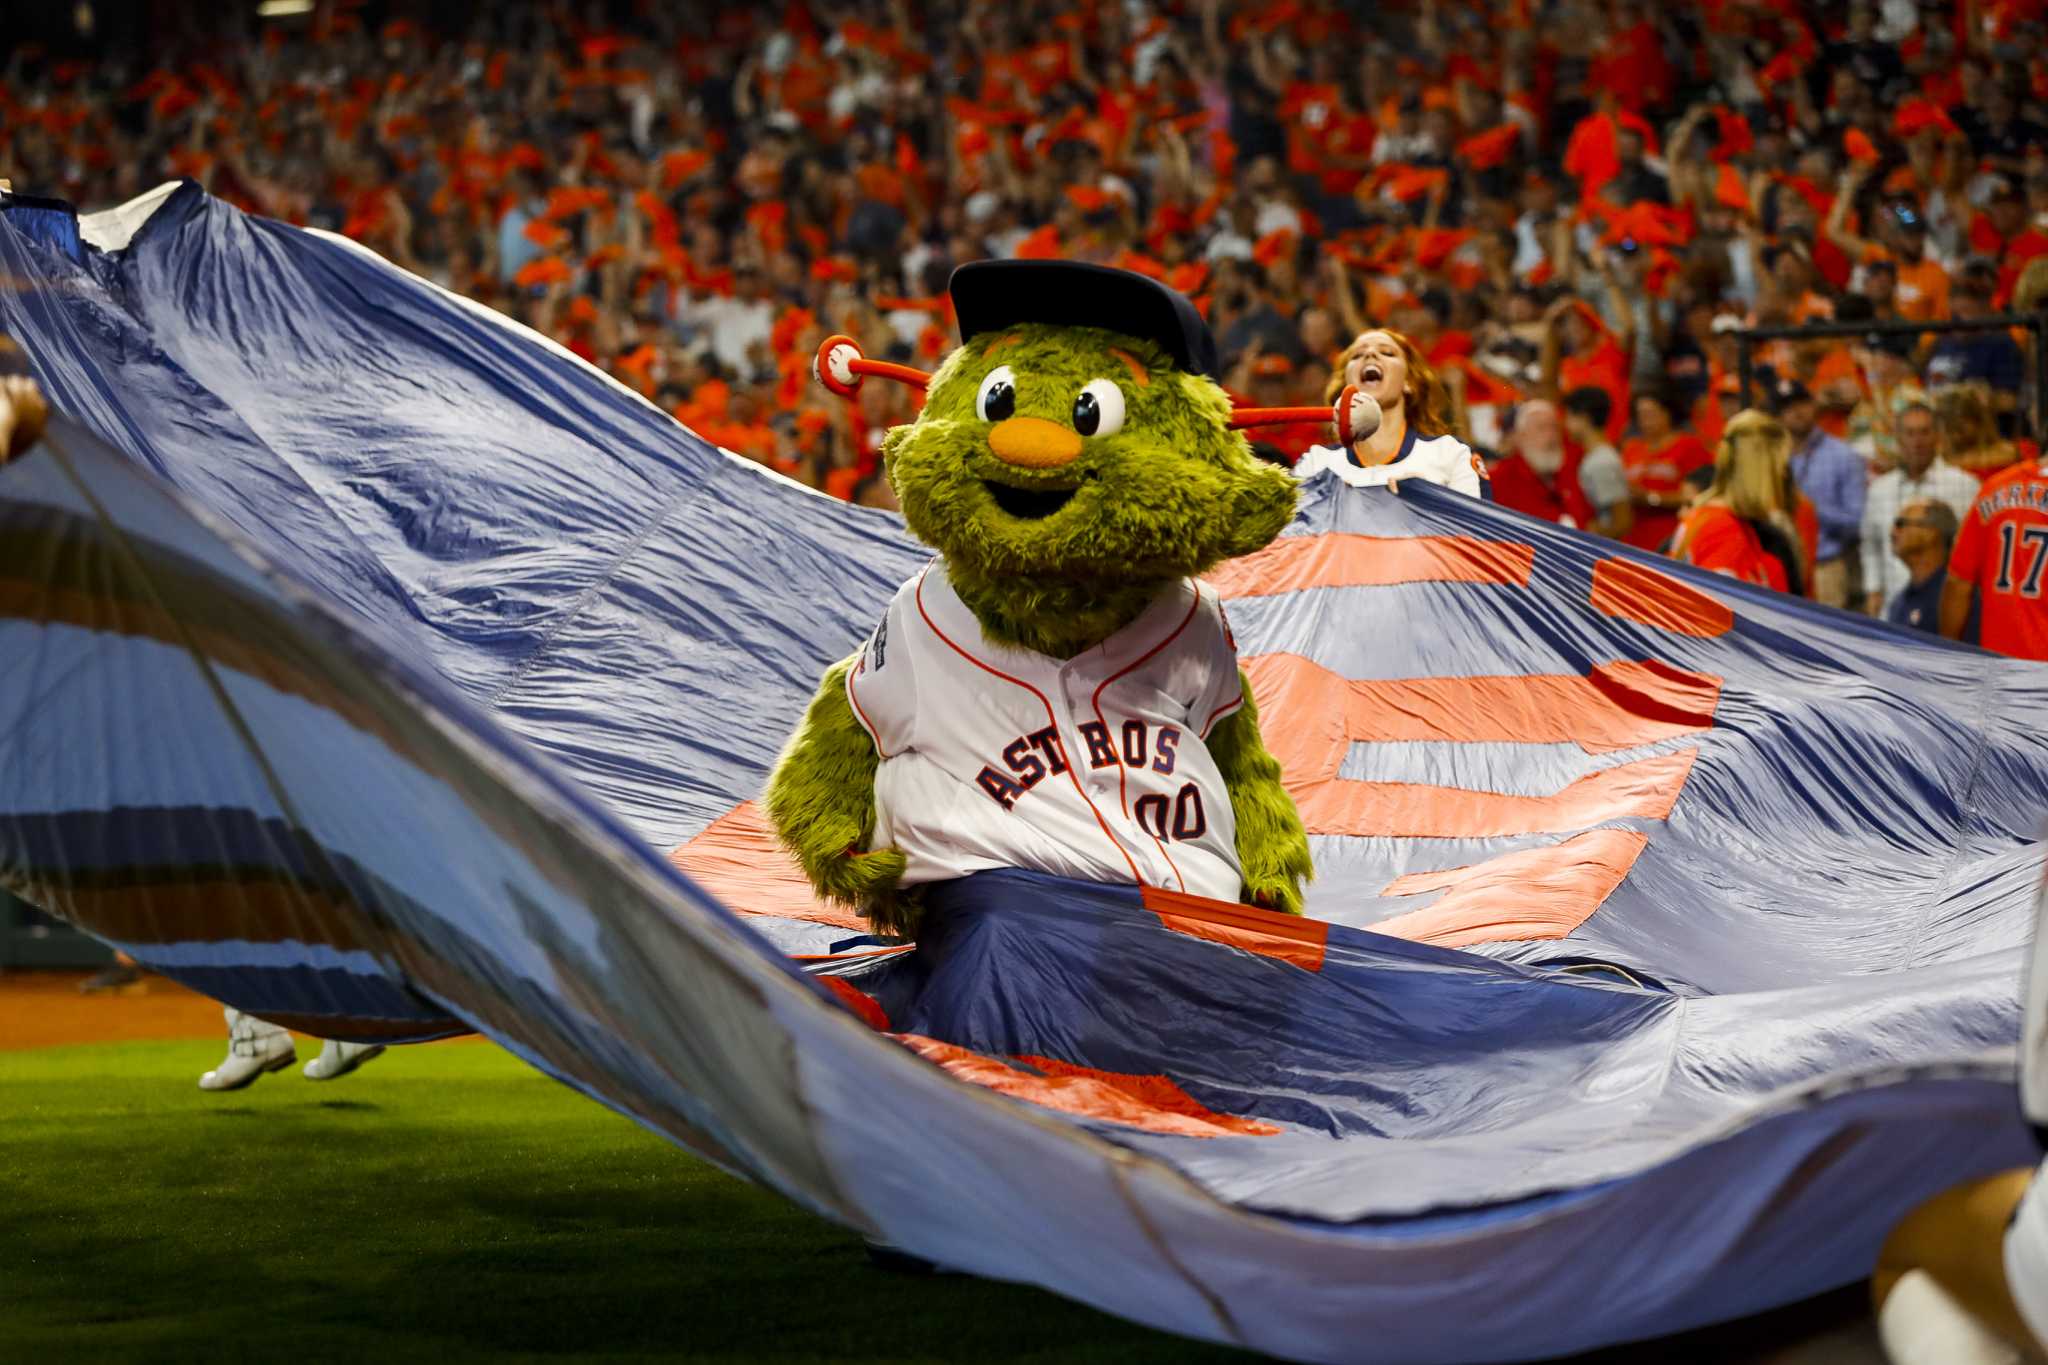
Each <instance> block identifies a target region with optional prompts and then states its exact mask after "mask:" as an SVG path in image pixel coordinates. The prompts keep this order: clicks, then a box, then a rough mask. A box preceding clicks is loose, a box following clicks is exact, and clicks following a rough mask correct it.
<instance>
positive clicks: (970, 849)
mask: <svg viewBox="0 0 2048 1365" xmlns="http://www.w3.org/2000/svg"><path fill="white" fill-rule="evenodd" d="M846 695H847V698H848V700H850V701H851V702H852V703H853V712H854V715H855V716H857V717H858V718H859V719H860V723H861V725H862V726H863V727H865V728H866V730H867V732H868V736H869V738H871V739H872V740H874V743H875V749H876V752H878V753H879V754H880V755H881V758H882V762H881V767H880V769H879V770H878V771H877V772H876V774H875V833H874V841H873V846H874V847H876V848H882V847H887V846H892V845H893V846H894V847H896V848H898V849H900V850H902V851H903V853H904V855H905V856H906V858H907V859H908V862H909V866H908V868H907V870H906V871H905V872H904V876H903V880H904V882H905V884H913V885H914V884H916V883H920V882H935V881H944V880H946V879H949V878H953V877H963V876H966V875H967V874H968V873H970V872H978V871H982V870H984V869H987V868H998V867H1022V868H1031V869H1034V870H1036V871H1040V872H1051V873H1056V874H1058V875H1059V876H1062V877H1075V878H1081V879H1085V880H1088V881H1097V882H1120V883H1124V884H1131V883H1136V884H1138V885H1142V886H1158V887H1164V888H1167V889H1169V890H1174V891H1190V892H1193V893H1195V894H1196V895H1201V896H1211V897H1215V898H1217V899H1219V900H1232V901H1234V900H1236V899H1238V896H1239V894H1240V892H1241V891H1242V890H1243V881H1244V878H1243V873H1242V871H1241V870H1240V868H1239V866H1238V861H1237V821H1236V818H1235V816H1234V815H1233V813H1232V811H1231V808H1230V795H1229V793H1228V792H1227V791H1226V790H1225V789H1224V786H1223V778H1222V775H1221V773H1219V772H1218V771H1217V767H1216V761H1215V759H1213V758H1212V757H1210V754H1209V748H1208V745H1207V744H1206V743H1205V742H1204V741H1205V740H1206V739H1207V738H1208V736H1209V732H1210V728H1211V727H1212V726H1214V725H1215V724H1216V722H1217V721H1219V720H1221V719H1222V718H1223V717H1225V716H1227V715H1229V714H1230V713H1231V712H1232V711H1235V710H1237V709H1238V708H1239V707H1240V706H1242V705H1244V693H1243V690H1242V686H1241V683H1240V680H1239V676H1238V671H1237V645H1236V643H1235V641H1233V640H1232V639H1231V637H1230V628H1229V626H1228V624H1227V623H1226V622H1225V620H1224V617H1223V608H1222V605H1221V604H1220V603H1219V602H1218V601H1217V599H1216V593H1215V591H1214V590H1213V589H1211V588H1210V587H1208V586H1207V585H1206V584H1202V583H1197V582H1193V581H1190V580H1183V581H1181V582H1179V583H1177V584H1175V585H1174V586H1173V587H1171V588H1169V589H1168V590H1166V591H1165V592H1163V593H1161V594H1160V595H1159V597H1158V599H1157V600H1156V601H1154V602H1153V603H1152V605H1150V606H1149V607H1147V608H1146V609H1145V610H1144V612H1143V613H1142V614H1141V615H1140V616H1139V617H1138V619H1137V620H1135V621H1133V622H1132V623H1131V624H1130V625H1128V626H1125V627H1124V628H1123V629H1122V630H1120V631H1118V632H1117V633H1116V634H1115V635H1112V636H1111V637H1110V638H1109V639H1107V640H1105V641H1103V642H1102V643H1101V644H1099V645H1097V646H1095V647H1094V648H1093V649H1089V650H1086V651H1084V652H1083V653H1081V654H1079V655H1076V656H1075V657H1074V658H1072V659H1055V658H1051V657H1049V656H1047V655H1044V654H1039V653H1037V652H1035V651H1033V650H1027V649H1018V648H1014V647H1010V646H1005V645H999V644H995V643H992V642H991V641H990V640H988V639H987V637H985V636H984V635H983V634H982V631H981V625H980V623H979V622H978V621H976V620H975V618H974V613H973V612H971V611H969V610H968V608H967V605H966V603H964V602H962V601H961V600H960V597H959V595H958V594H957V593H955V592H954V590H953V586H952V584H951V583H950V582H949V581H948V580H947V577H946V569H945V564H944V562H943V561H941V560H934V561H933V562H932V563H931V564H930V565H928V566H927V567H926V568H925V570H924V572H923V573H921V574H919V575H918V576H917V577H916V578H913V579H912V580H911V581H910V582H908V583H906V584H904V585H903V587H902V588H901V589H899V590H898V591H897V593H896V597H895V600H893V601H892V602H890V604H889V610H888V613H887V614H886V615H885V616H884V617H883V618H882V623H881V625H879V626H877V627H876V628H875V633H874V634H873V635H871V636H870V637H868V642H867V645H866V647H865V648H863V649H862V650H861V653H860V659H859V661H858V662H857V663H856V664H855V665H854V667H853V669H852V671H851V672H850V673H849V674H848V675H847V679H846Z"/></svg>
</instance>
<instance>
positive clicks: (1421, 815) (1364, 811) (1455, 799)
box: [1288, 749, 1699, 839]
mask: <svg viewBox="0 0 2048 1365" xmlns="http://www.w3.org/2000/svg"><path fill="white" fill-rule="evenodd" d="M1698 754H1699V750H1698V749H1680V750H1678V751H1677V752H1675V753H1669V754H1658V755H1656V756H1654V757H1652V758H1642V759H1637V760H1636V761H1635V762H1633V763H1622V764H1618V765H1617V766H1615V767H1612V768H1603V769H1601V770H1600V771H1599V772H1596V773H1589V774H1588V775H1586V776H1585V777H1582V778H1580V779H1579V780H1578V781H1576V782H1574V783H1572V784H1571V785H1570V786H1569V787H1566V788H1565V789H1564V790H1563V791H1561V792H1558V793H1557V794H1556V795H1554V796H1502V795H1500V794H1499V793H1496V792H1481V791H1468V790H1466V789H1464V788H1462V787H1433V786H1427V785H1424V784H1421V783H1414V782H1352V781H1346V780H1341V779H1339V780H1332V781H1328V782H1322V783H1317V784H1314V785H1310V786H1306V787H1297V786H1296V785H1295V783H1294V781H1293V774H1292V773H1290V774H1288V779H1289V780H1288V788H1289V790H1290V791H1292V792H1293V795H1294V803H1295V805H1296V806H1297V807H1299V808H1300V810H1301V819H1302V823H1303V824H1305V825H1306V826H1308V832H1309V833H1310V834H1348V835H1354V836H1359V837H1368V838H1370V837H1382V838H1396V839H1494V838H1501V837H1504V836H1507V835H1511V834H1568V833H1570V832H1572V831H1574V830H1581V829H1585V828H1586V827H1587V826H1589V825H1597V824H1601V823H1603V822H1605V821H1608V820H1621V819H1626V818H1629V817H1636V818H1639V819H1644V820H1662V819H1664V818H1666V817H1667V816H1669V815H1670V814H1671V807H1672V806H1673V805H1674V804H1676V802H1677V800H1678V794H1679V792H1681V791H1683V790H1684V789H1685V779H1686V777H1687V776H1688V775H1689V774H1690V773H1691V772H1692V764H1693V759H1694V758H1696V757H1697V756H1698Z"/></svg>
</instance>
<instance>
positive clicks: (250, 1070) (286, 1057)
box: [199, 1009, 299, 1090]
mask: <svg viewBox="0 0 2048 1365" xmlns="http://www.w3.org/2000/svg"><path fill="white" fill-rule="evenodd" d="M227 1020H228V1055H227V1057H226V1059H225V1060H223V1061H222V1062H221V1064H220V1065H219V1066H217V1067H215V1068H214V1069H213V1070H211V1071H209V1072H207V1073H206V1074H205V1075H204V1076H201V1077H200V1078H199V1088H200V1089H201V1090H240V1089H241V1088H242V1087H243V1086H245V1085H248V1084H250V1083H251V1082H253V1081H254V1080H255V1079H256V1078H257V1077H258V1076H261V1075H262V1074H263V1073H264V1072H266V1071H280V1070H282V1069H284V1068H285V1067H288V1066H290V1065H291V1064H292V1063H293V1062H295V1061H297V1060H298V1059H299V1053H298V1049H297V1048H295V1047H293V1046H292V1036H291V1034H290V1033H288V1032H286V1031H285V1030H284V1029H281V1028H279V1027H278V1026H277V1025H275V1024H266V1023H265V1022H263V1020H261V1019H258V1018H257V1017H256V1016H255V1015H253V1014H244V1013H242V1012H241V1011H240V1010H238V1009H230V1010H228V1011H227Z"/></svg>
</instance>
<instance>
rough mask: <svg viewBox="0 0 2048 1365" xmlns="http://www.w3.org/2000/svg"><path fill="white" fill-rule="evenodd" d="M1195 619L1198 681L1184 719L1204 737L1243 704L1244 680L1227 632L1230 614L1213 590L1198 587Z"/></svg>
mask: <svg viewBox="0 0 2048 1365" xmlns="http://www.w3.org/2000/svg"><path fill="white" fill-rule="evenodd" d="M1196 623H1197V625H1198V626H1199V627H1200V633H1199V637H1198V642H1197V644H1196V648H1197V649H1198V651H1199V653H1200V657H1201V661H1202V670H1203V671H1202V685H1201V689H1200V690H1199V691H1198V692H1197V693H1196V694H1195V699H1194V701H1193V702H1192V703H1191V704H1190V705H1189V706H1188V723H1189V724H1190V725H1193V726H1194V727H1195V733H1196V734H1197V735H1199V736H1200V737H1201V738H1203V739H1205V740H1206V739H1208V738H1209V732H1210V730H1212V729H1214V728H1215V725H1216V722H1217V721H1219V720H1222V719H1223V718H1224V717H1225V716H1227V715H1229V714H1230V713H1231V712H1232V711H1235V710H1237V709H1238V708H1239V707H1241V706H1243V705H1244V680H1243V678H1242V677H1241V676H1240V675H1239V673H1238V669H1237V639H1236V637H1235V636H1233V635H1232V634H1231V632H1230V618H1229V617H1227V616H1225V615H1224V613H1223V603H1222V602H1221V601H1220V600H1219V599H1218V598H1217V597H1216V595H1215V593H1214V592H1213V591H1210V590H1207V589H1204V590H1202V603H1201V607H1200V609H1199V611H1198V613H1197V617H1196Z"/></svg>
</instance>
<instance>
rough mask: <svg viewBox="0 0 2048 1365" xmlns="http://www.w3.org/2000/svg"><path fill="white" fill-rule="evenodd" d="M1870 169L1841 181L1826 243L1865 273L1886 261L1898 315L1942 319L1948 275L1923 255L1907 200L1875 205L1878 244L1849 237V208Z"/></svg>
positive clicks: (1923, 236) (1922, 233) (1918, 223)
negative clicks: (1892, 274)
mask: <svg viewBox="0 0 2048 1365" xmlns="http://www.w3.org/2000/svg"><path fill="white" fill-rule="evenodd" d="M1870 169H1871V168H1870V166H1869V165H1868V164H1861V165H1859V166H1857V167H1856V168H1855V169H1854V170H1851V171H1849V172H1848V173H1847V174H1845V175H1844V176H1843V177H1842V185H1841V191H1840V193H1838V194H1837V195H1836V196H1835V202H1834V206H1833V207H1832V208H1830V209H1829V210H1828V220H1827V225H1826V231H1827V235H1828V238H1829V239H1830V240H1831V241H1833V242H1834V243H1835V245H1836V246H1838V247H1840V248H1841V249H1842V250H1843V251H1845V252H1847V253H1848V254H1849V259H1850V260H1852V261H1855V262H1857V263H1858V264H1860V265H1862V266H1864V267H1865V268H1868V267H1870V266H1873V265H1876V264H1878V263H1879V262H1882V261H1891V262H1892V263H1893V268H1894V269H1895V270H1896V272H1897V274H1898V303H1899V312H1900V313H1901V314H1903V315H1904V316H1906V317H1908V318H1912V319H1915V320H1916V321H1926V320H1929V319H1933V318H1939V317H1944V316H1946V315H1947V313H1948V272H1947V271H1945V270H1943V269H1942V268H1941V264H1940V262H1938V261H1936V260H1935V259H1934V258H1933V257H1932V256H1930V255H1928V253H1927V222H1926V220H1925V219H1923V218H1922V217H1921V216H1920V213H1919V210H1918V209H1917V208H1916V207H1915V206H1914V205H1913V203H1912V201H1911V200H1909V199H1903V198H1901V199H1894V200H1891V201H1889V202H1888V203H1885V204H1883V205H1880V206H1879V207H1878V208H1877V209H1876V211H1875V213H1874V218H1875V221H1876V224H1877V234H1878V240H1876V241H1872V240H1870V239H1868V238H1864V237H1859V236H1857V235H1856V234H1855V233H1853V232H1851V231H1849V227H1848V222H1849V208H1850V205H1851V204H1852V203H1853V202H1854V201H1855V199H1856V197H1857V194H1858V192H1859V191H1860V190H1861V189H1862V188H1863V182H1864V180H1866V179H1867V178H1868V177H1869V175H1870Z"/></svg>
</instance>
